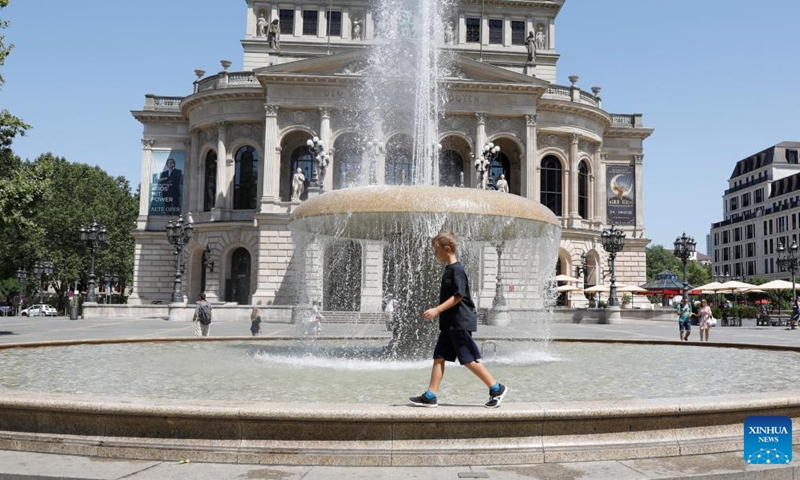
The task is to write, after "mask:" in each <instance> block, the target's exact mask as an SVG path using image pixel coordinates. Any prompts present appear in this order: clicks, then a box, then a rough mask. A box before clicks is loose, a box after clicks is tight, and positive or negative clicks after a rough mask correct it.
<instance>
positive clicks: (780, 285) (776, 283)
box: [755, 280, 792, 290]
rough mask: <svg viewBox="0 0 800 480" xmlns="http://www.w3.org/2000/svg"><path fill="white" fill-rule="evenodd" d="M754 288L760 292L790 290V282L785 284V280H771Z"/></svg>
mask: <svg viewBox="0 0 800 480" xmlns="http://www.w3.org/2000/svg"><path fill="white" fill-rule="evenodd" d="M755 287H756V288H759V289H761V290H791V289H792V282H787V281H786V280H773V281H771V282H767V283H764V284H761V285H755Z"/></svg>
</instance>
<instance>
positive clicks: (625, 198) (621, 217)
mask: <svg viewBox="0 0 800 480" xmlns="http://www.w3.org/2000/svg"><path fill="white" fill-rule="evenodd" d="M635 179H636V177H635V175H634V171H633V167H632V166H631V165H607V166H606V215H607V216H608V223H611V224H614V225H633V224H634V223H635V222H636V197H635V195H636V187H635Z"/></svg>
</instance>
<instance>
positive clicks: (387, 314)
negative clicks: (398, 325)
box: [383, 293, 397, 332]
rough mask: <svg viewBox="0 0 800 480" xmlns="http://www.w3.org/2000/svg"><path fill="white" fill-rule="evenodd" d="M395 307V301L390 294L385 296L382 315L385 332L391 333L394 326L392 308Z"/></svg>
mask: <svg viewBox="0 0 800 480" xmlns="http://www.w3.org/2000/svg"><path fill="white" fill-rule="evenodd" d="M396 305H397V300H395V299H394V298H393V297H392V294H391V293H388V294H386V298H385V299H384V300H383V313H384V321H385V322H386V330H388V331H390V332H391V331H392V327H393V326H394V307H395V306H396Z"/></svg>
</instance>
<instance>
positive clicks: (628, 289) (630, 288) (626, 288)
mask: <svg viewBox="0 0 800 480" xmlns="http://www.w3.org/2000/svg"><path fill="white" fill-rule="evenodd" d="M617 291H618V292H624V293H647V289H646V288H642V287H637V286H636V285H621V286H618V287H617Z"/></svg>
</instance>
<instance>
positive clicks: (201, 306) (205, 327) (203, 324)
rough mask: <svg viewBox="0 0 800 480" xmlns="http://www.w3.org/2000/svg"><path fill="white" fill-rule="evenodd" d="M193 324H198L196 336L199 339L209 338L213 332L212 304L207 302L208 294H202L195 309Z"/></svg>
mask: <svg viewBox="0 0 800 480" xmlns="http://www.w3.org/2000/svg"><path fill="white" fill-rule="evenodd" d="M192 321H193V322H197V326H195V329H194V334H195V335H196V336H198V337H207V336H208V333H209V332H210V331H211V304H210V303H208V302H207V301H206V294H205V293H200V295H199V296H198V299H197V304H196V305H195V307H194V318H193V319H192Z"/></svg>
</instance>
